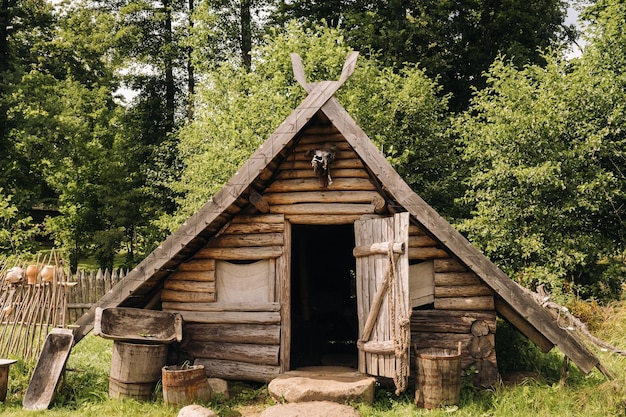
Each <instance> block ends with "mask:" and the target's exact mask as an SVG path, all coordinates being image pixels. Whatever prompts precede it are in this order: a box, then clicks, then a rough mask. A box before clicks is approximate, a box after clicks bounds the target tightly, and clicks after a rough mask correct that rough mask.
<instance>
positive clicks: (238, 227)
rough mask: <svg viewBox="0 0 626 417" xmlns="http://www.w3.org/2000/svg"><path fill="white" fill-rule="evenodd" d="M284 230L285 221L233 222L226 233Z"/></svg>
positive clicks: (237, 233) (238, 233) (239, 233)
mask: <svg viewBox="0 0 626 417" xmlns="http://www.w3.org/2000/svg"><path fill="white" fill-rule="evenodd" d="M284 230H285V225H284V224H283V223H232V224H230V225H229V226H228V227H227V228H226V230H224V234H229V235H241V234H247V233H253V234H255V233H283V231H284Z"/></svg>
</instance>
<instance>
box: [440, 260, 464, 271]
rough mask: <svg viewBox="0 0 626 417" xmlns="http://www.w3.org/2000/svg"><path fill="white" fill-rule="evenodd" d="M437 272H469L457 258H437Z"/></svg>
mask: <svg viewBox="0 0 626 417" xmlns="http://www.w3.org/2000/svg"><path fill="white" fill-rule="evenodd" d="M434 267H435V272H469V271H468V269H467V268H466V267H465V266H464V265H462V264H461V263H459V261H457V260H456V259H452V258H443V259H435V265H434Z"/></svg>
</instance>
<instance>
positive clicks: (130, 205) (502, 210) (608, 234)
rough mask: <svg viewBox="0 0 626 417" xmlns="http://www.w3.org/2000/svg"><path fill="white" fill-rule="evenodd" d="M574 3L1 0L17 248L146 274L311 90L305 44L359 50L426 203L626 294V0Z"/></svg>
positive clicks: (365, 79) (494, 247)
mask: <svg viewBox="0 0 626 417" xmlns="http://www.w3.org/2000/svg"><path fill="white" fill-rule="evenodd" d="M568 6H571V5H570V4H568V3H566V2H563V1H559V0H531V1H528V0H445V1H441V0H421V1H417V0H377V1H365V0H329V1H307V0H291V1H286V0H239V1H238V0H213V1H209V0H204V1H202V0H184V1H183V0H162V1H151V0H73V1H55V2H44V1H40V0H1V1H0V173H1V175H0V254H4V255H6V256H19V257H22V258H23V257H24V256H27V254H28V253H35V252H37V251H38V250H41V249H42V248H45V247H49V246H51V245H54V246H55V247H56V248H57V249H58V250H60V251H62V253H63V254H64V256H65V258H66V259H67V261H68V262H69V264H70V265H69V267H70V268H71V269H75V268H76V267H77V265H78V262H79V260H80V259H83V258H85V257H93V258H94V259H95V260H96V262H97V264H98V265H99V266H100V267H102V268H112V267H113V266H114V262H115V266H120V265H119V264H120V263H121V265H122V266H124V267H127V268H132V267H133V266H134V265H136V264H137V263H138V262H139V261H140V260H141V259H143V257H144V256H145V255H146V254H147V253H149V252H150V251H151V250H152V249H153V248H155V247H156V245H158V244H159V243H160V242H161V241H162V240H163V239H164V238H165V237H166V236H167V235H169V234H170V233H171V232H172V231H173V230H175V229H176V228H177V227H178V226H179V225H180V224H181V223H182V222H183V221H184V220H185V219H186V218H187V217H188V216H189V215H190V214H192V213H193V212H195V211H196V210H197V209H198V208H199V207H200V206H201V205H203V204H204V203H205V202H206V201H207V200H208V199H210V198H211V195H212V194H213V193H215V192H216V191H217V190H219V189H220V188H221V186H222V185H223V184H224V183H225V182H226V181H227V180H228V179H229V178H230V177H231V175H232V174H233V173H234V172H235V171H236V170H237V168H238V167H239V166H240V165H241V164H242V163H243V162H244V161H245V160H246V159H247V158H248V157H249V156H250V155H251V153H252V152H253V151H254V150H255V149H256V148H257V147H258V146H259V145H260V144H261V143H262V142H263V140H264V139H265V138H267V137H268V136H269V134H270V133H271V132H273V131H274V129H276V128H277V127H278V125H279V124H280V123H281V122H282V120H283V119H284V118H285V117H286V116H287V115H288V114H289V113H290V112H291V111H292V110H293V108H295V107H296V106H297V105H298V104H299V103H300V102H301V100H303V98H304V96H305V92H304V91H303V90H302V89H301V88H300V87H299V86H298V85H297V83H296V82H295V80H294V79H293V74H292V70H291V64H290V60H289V53H290V52H296V53H298V54H300V56H302V58H303V61H304V64H305V67H306V68H305V71H306V74H307V76H308V77H309V80H310V81H318V80H332V79H337V78H338V76H339V73H340V70H341V67H342V64H343V62H344V60H345V57H346V56H347V54H348V52H349V51H350V50H358V51H360V57H359V62H358V65H357V70H356V72H355V74H354V75H353V77H351V79H350V80H349V81H348V83H347V84H346V85H345V86H344V87H342V89H341V90H340V91H339V92H338V93H337V96H338V99H339V101H340V102H341V103H342V104H343V105H344V107H345V108H346V109H347V110H348V112H349V113H350V114H351V115H352V116H353V117H354V118H355V119H356V121H357V123H359V125H360V126H361V127H362V128H363V129H364V131H365V132H367V134H368V135H369V136H370V138H372V140H374V142H375V143H376V145H377V146H379V147H380V149H381V150H382V151H383V152H384V154H385V155H386V157H387V158H388V159H389V160H390V162H391V163H392V164H393V166H394V167H395V168H396V170H397V171H398V172H399V173H400V174H401V175H402V176H403V178H405V180H406V181H407V182H408V183H409V185H410V186H411V187H412V188H413V189H414V190H415V191H416V192H417V193H418V194H419V195H420V196H422V197H423V198H424V199H425V200H426V201H427V202H428V203H429V204H430V205H431V206H433V207H434V208H435V209H436V210H437V211H438V212H439V213H441V214H442V215H443V216H444V217H446V218H447V219H448V220H449V221H450V222H451V223H453V224H454V225H455V226H456V227H457V228H459V229H460V230H461V231H462V232H463V233H464V234H465V235H466V236H467V237H468V238H469V239H470V240H471V241H472V242H473V243H474V244H476V245H477V246H478V247H479V248H480V249H481V250H483V251H484V252H485V254H486V255H487V256H488V257H490V258H491V259H492V260H493V261H494V262H496V263H497V264H498V265H499V266H500V267H501V268H502V269H503V270H504V271H505V272H507V273H508V274H509V275H510V276H512V277H513V278H514V279H516V280H517V281H518V282H520V283H522V284H523V285H525V286H527V287H530V288H534V287H535V286H536V285H538V284H545V285H546V286H547V288H548V289H549V290H550V291H551V292H552V294H553V295H554V296H555V297H557V299H558V298H560V299H561V300H563V299H566V300H567V299H571V298H577V299H586V300H596V301H600V302H604V301H609V300H615V299H620V298H622V296H623V295H624V289H625V286H626V267H625V265H626V263H625V260H626V258H625V256H626V252H625V250H626V236H625V235H626V143H625V139H626V113H625V111H624V106H626V20H625V19H624V16H625V15H626V1H624V0H597V1H592V2H587V3H575V4H574V5H573V6H574V7H576V8H577V10H578V11H579V12H580V24H579V26H578V27H584V28H585V30H584V34H582V33H580V32H579V30H577V29H576V27H575V26H573V25H569V26H568V25H566V24H565V23H564V22H565V17H566V13H567V9H568ZM579 45H584V48H582V47H580V46H579ZM572 51H574V52H575V53H574V54H572ZM120 254H122V257H121V258H120ZM120 259H121V260H120Z"/></svg>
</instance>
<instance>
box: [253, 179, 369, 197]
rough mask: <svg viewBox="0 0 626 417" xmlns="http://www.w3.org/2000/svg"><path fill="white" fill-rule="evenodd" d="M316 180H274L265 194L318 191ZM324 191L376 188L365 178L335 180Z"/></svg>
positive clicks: (319, 188) (317, 181)
mask: <svg viewBox="0 0 626 417" xmlns="http://www.w3.org/2000/svg"><path fill="white" fill-rule="evenodd" d="M321 189H322V187H321V186H320V183H319V180H318V179H317V178H313V177H312V178H298V179H289V180H276V181H274V182H273V183H272V184H271V185H270V186H269V187H267V189H266V190H265V194H269V193H286V192H297V191H320V190H321ZM324 190H325V191H376V187H374V185H373V184H372V182H371V181H370V180H369V179H367V178H336V179H335V180H334V181H333V183H332V184H329V185H328V187H326V188H325V189H324Z"/></svg>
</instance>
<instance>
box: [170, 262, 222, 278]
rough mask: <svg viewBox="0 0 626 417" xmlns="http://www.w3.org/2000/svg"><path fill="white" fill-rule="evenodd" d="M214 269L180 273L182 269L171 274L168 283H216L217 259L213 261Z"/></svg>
mask: <svg viewBox="0 0 626 417" xmlns="http://www.w3.org/2000/svg"><path fill="white" fill-rule="evenodd" d="M212 261H213V262H212V265H213V269H211V270H208V271H200V270H195V271H180V268H179V269H178V270H176V271H174V272H172V273H171V274H170V276H169V277H168V278H167V280H168V281H198V282H214V281H215V259H212Z"/></svg>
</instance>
